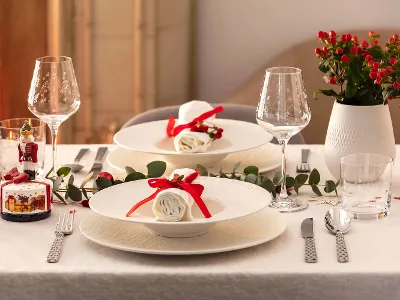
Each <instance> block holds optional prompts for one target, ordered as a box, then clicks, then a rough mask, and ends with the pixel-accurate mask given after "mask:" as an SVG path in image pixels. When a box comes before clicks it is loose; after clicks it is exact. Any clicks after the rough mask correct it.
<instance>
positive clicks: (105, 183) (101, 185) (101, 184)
mask: <svg viewBox="0 0 400 300" xmlns="http://www.w3.org/2000/svg"><path fill="white" fill-rule="evenodd" d="M128 176H129V175H128ZM95 181H96V184H97V187H98V189H99V191H101V190H104V189H106V188H108V187H110V186H112V183H111V180H110V179H108V178H105V177H100V178H97V179H96V180H95Z"/></svg>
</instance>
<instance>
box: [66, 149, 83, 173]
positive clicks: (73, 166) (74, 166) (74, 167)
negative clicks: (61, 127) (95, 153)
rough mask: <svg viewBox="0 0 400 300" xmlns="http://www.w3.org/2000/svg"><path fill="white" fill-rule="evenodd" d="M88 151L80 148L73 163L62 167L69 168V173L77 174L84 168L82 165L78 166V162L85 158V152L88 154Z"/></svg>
mask: <svg viewBox="0 0 400 300" xmlns="http://www.w3.org/2000/svg"><path fill="white" fill-rule="evenodd" d="M88 151H89V149H88V148H82V149H81V150H79V153H78V155H77V156H76V157H75V159H74V162H73V163H72V164H65V165H64V167H69V168H71V171H72V172H74V173H76V172H79V171H80V170H82V169H83V168H84V166H83V165H81V164H79V161H80V160H81V159H82V157H84V156H85V154H86V152H88Z"/></svg>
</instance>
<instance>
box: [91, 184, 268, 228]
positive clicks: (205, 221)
mask: <svg viewBox="0 0 400 300" xmlns="http://www.w3.org/2000/svg"><path fill="white" fill-rule="evenodd" d="M202 179H204V180H223V181H226V180H231V181H233V179H228V178H216V177H202ZM138 181H148V179H141V180H136V181H133V182H132V181H131V182H126V183H121V184H118V185H114V186H111V187H109V188H107V191H108V192H109V191H110V190H111V189H116V188H121V186H122V185H124V184H133V183H134V182H138ZM232 183H233V182H232ZM235 183H239V184H244V185H252V186H253V185H254V184H252V183H249V182H244V181H235ZM254 188H258V189H262V190H264V189H263V188H262V187H260V186H255V187H254ZM101 192H102V191H100V192H97V193H96V194H98V193H101ZM96 194H95V195H93V196H92V198H93V197H95V196H96ZM265 197H268V200H267V201H266V202H265V203H263V205H262V206H260V207H259V208H257V209H256V210H254V211H252V212H250V213H248V214H246V215H241V216H235V217H233V218H229V219H222V220H221V219H213V218H209V219H200V220H197V221H196V222H193V221H183V222H162V225H163V226H165V227H168V226H171V227H172V226H182V225H184V226H197V225H204V224H217V223H220V222H225V221H232V220H236V219H240V218H244V217H248V216H251V215H254V214H255V213H258V212H259V211H261V210H263V209H265V208H266V207H268V206H269V205H270V203H271V201H272V195H271V194H270V193H268V192H267V191H265ZM93 202H94V201H92V200H91V201H89V206H90V209H91V210H93V211H94V212H95V213H97V214H99V215H102V216H104V217H107V218H110V219H115V220H118V221H123V222H130V223H138V224H146V225H155V224H156V225H160V224H161V223H160V222H159V221H156V220H155V219H151V221H150V220H145V219H139V218H137V219H136V218H131V217H125V218H123V217H121V218H118V217H115V216H110V215H105V214H104V212H102V211H99V210H97V209H96V208H94V207H92V205H91V204H90V203H93Z"/></svg>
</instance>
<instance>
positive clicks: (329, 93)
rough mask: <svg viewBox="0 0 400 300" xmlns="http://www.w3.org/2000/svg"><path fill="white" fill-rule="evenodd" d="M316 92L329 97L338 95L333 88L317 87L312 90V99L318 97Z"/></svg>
mask: <svg viewBox="0 0 400 300" xmlns="http://www.w3.org/2000/svg"><path fill="white" fill-rule="evenodd" d="M318 94H324V95H325V96H329V97H339V95H338V94H337V93H336V92H335V91H334V90H322V89H318V90H316V91H315V92H314V99H318V98H317V95H318Z"/></svg>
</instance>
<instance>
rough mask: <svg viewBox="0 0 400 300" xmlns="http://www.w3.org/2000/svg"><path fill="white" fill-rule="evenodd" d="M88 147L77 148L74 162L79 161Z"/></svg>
mask: <svg viewBox="0 0 400 300" xmlns="http://www.w3.org/2000/svg"><path fill="white" fill-rule="evenodd" d="M88 151H89V149H88V148H83V149H81V150H79V152H78V155H77V156H76V157H75V160H74V163H79V161H80V160H81V159H82V157H84V156H85V154H86V152H88Z"/></svg>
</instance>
